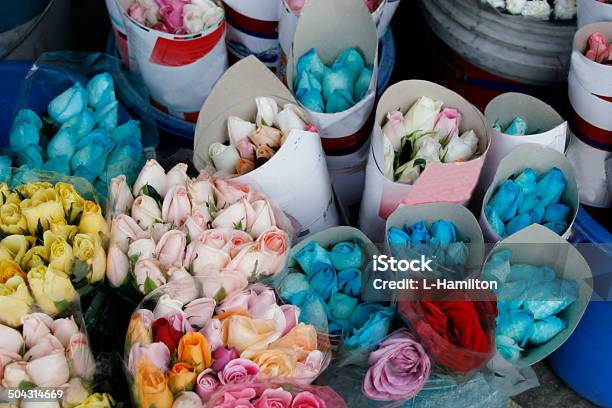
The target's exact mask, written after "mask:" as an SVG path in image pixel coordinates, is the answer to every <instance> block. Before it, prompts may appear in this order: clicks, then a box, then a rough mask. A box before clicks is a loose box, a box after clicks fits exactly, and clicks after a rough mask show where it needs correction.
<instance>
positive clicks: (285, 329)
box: [125, 278, 331, 408]
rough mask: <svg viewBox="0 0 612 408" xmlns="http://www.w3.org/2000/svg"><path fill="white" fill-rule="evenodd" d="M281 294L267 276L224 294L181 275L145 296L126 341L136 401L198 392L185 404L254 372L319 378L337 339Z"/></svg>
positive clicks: (166, 403) (161, 405) (160, 401)
mask: <svg viewBox="0 0 612 408" xmlns="http://www.w3.org/2000/svg"><path fill="white" fill-rule="evenodd" d="M196 279H197V278H196ZM277 302H278V299H277V297H276V295H275V293H274V291H273V290H272V289H271V288H269V287H267V286H265V285H263V284H260V283H258V284H252V285H250V286H248V287H247V288H246V289H245V290H243V291H240V292H237V293H235V294H234V295H232V296H228V297H226V298H225V299H224V300H223V301H220V302H217V301H215V300H214V299H212V298H210V297H206V296H205V295H204V293H203V292H202V291H201V290H198V287H197V286H194V285H192V284H191V283H190V282H186V284H185V282H180V281H174V282H170V283H168V284H167V285H165V286H163V287H161V288H159V289H157V290H156V291H154V292H153V293H151V294H150V295H148V296H147V297H145V299H144V300H143V302H142V303H141V305H140V306H139V308H138V309H137V310H136V311H135V312H134V313H133V314H132V319H131V321H130V324H129V328H128V331H127V337H126V343H125V360H126V361H127V370H128V377H129V378H130V379H131V381H132V397H133V399H134V401H135V406H136V407H143V408H148V407H151V406H155V407H156V408H170V407H172V406H174V405H176V404H177V402H175V401H183V400H185V399H189V400H193V399H194V398H193V397H194V395H193V393H192V392H195V393H196V394H197V396H199V398H195V400H196V401H195V402H193V403H192V404H191V405H183V406H190V407H197V406H201V403H202V402H205V401H207V400H208V399H209V398H210V397H211V395H212V394H213V392H214V391H215V390H217V388H219V387H221V386H222V385H226V384H242V383H243V382H245V381H249V379H251V378H253V377H257V378H265V379H278V378H281V379H283V380H286V381H295V382H298V383H302V384H308V383H310V382H312V381H314V380H315V379H316V378H317V377H318V376H319V374H320V373H321V372H322V371H323V370H324V369H325V368H326V367H327V365H328V364H329V361H330V359H331V350H330V344H329V339H328V338H327V336H326V335H323V334H320V333H318V332H317V331H316V329H315V327H314V326H312V325H309V324H304V323H299V315H300V309H299V308H298V307H296V306H293V305H279V304H278V303H277ZM186 393H188V394H189V395H185V394H186ZM173 404H174V405H173ZM215 406H216V405H215Z"/></svg>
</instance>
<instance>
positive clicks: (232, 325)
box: [221, 314, 282, 353]
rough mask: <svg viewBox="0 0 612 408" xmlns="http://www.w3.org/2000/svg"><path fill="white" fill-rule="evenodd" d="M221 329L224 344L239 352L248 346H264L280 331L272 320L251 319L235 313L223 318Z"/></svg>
mask: <svg viewBox="0 0 612 408" xmlns="http://www.w3.org/2000/svg"><path fill="white" fill-rule="evenodd" d="M221 330H222V333H223V340H224V341H223V342H224V343H225V345H226V346H227V347H235V348H236V349H237V350H238V351H239V352H240V353H242V352H243V351H245V350H246V349H249V348H250V349H262V348H265V347H267V346H268V345H269V344H270V343H272V342H274V341H275V340H277V339H278V338H279V337H280V335H281V333H282V332H281V331H279V330H277V327H276V322H275V321H274V320H263V319H251V318H250V317H247V316H241V315H237V314H233V315H231V316H229V317H228V318H226V319H224V320H223V323H222V326H221Z"/></svg>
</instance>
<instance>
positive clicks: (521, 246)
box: [485, 224, 593, 367]
mask: <svg viewBox="0 0 612 408" xmlns="http://www.w3.org/2000/svg"><path fill="white" fill-rule="evenodd" d="M504 248H510V249H512V258H511V260H510V262H511V263H525V264H530V265H538V266H548V267H550V268H552V269H554V270H555V272H556V273H557V276H558V277H559V278H561V279H568V280H574V281H576V283H577V285H578V299H576V301H575V302H574V303H572V304H571V305H570V306H568V307H567V308H566V309H564V310H563V311H561V312H560V313H559V314H558V315H557V316H558V317H559V318H560V319H562V320H563V321H565V322H566V323H567V328H565V329H564V330H563V331H561V332H560V333H559V334H557V335H556V336H555V337H553V338H552V339H550V340H549V341H548V342H546V343H544V344H541V345H539V346H533V347H532V346H528V348H526V350H525V351H523V352H522V354H521V358H520V359H519V360H518V362H517V363H516V365H517V366H519V367H525V366H531V365H533V364H535V363H537V362H538V361H541V360H543V359H544V358H546V357H547V356H548V355H549V354H551V353H552V352H554V351H555V350H556V349H558V348H559V347H561V345H562V344H563V343H565V341H566V340H567V339H568V338H569V337H570V335H571V334H572V332H573V331H574V329H575V328H576V326H577V325H578V323H579V322H580V319H581V318H582V315H583V314H584V311H585V310H586V308H587V305H588V304H589V301H590V300H591V295H592V294H593V275H592V273H591V268H590V267H589V264H588V263H587V262H586V260H585V259H584V258H583V257H582V255H581V254H580V252H578V250H577V249H576V248H575V247H574V246H573V245H571V244H569V243H568V242H566V241H565V240H564V239H563V238H561V237H559V236H558V235H557V234H555V233H554V232H552V231H551V230H549V229H548V228H546V227H544V226H542V225H537V224H536V225H531V226H529V227H527V228H525V229H523V230H521V231H519V232H517V233H515V234H513V235H510V236H509V237H507V238H506V239H504V240H503V241H501V242H500V243H498V244H497V245H496V246H495V247H494V248H493V250H492V251H491V253H490V254H489V256H488V257H487V261H488V258H490V257H491V255H492V254H493V253H495V252H496V251H498V250H501V249H504ZM485 264H486V262H485Z"/></svg>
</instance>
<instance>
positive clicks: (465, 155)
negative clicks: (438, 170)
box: [442, 130, 478, 163]
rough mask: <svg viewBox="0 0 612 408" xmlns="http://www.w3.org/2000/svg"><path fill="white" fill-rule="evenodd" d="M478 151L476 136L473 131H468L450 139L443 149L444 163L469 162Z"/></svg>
mask: <svg viewBox="0 0 612 408" xmlns="http://www.w3.org/2000/svg"><path fill="white" fill-rule="evenodd" d="M476 150H478V136H476V133H474V131H473V130H468V131H467V132H465V133H463V134H462V135H461V136H459V137H454V138H452V139H451V140H450V141H449V142H448V144H447V145H446V147H445V148H444V149H443V153H442V160H443V161H444V163H453V162H456V161H467V160H470V159H471V158H472V157H473V156H474V153H476Z"/></svg>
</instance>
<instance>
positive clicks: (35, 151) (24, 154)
mask: <svg viewBox="0 0 612 408" xmlns="http://www.w3.org/2000/svg"><path fill="white" fill-rule="evenodd" d="M17 165H19V166H23V165H27V166H32V167H35V168H37V169H39V168H41V167H42V165H43V158H42V153H41V148H40V146H38V145H29V146H26V147H25V148H24V149H23V150H21V151H20V152H18V153H17Z"/></svg>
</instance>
